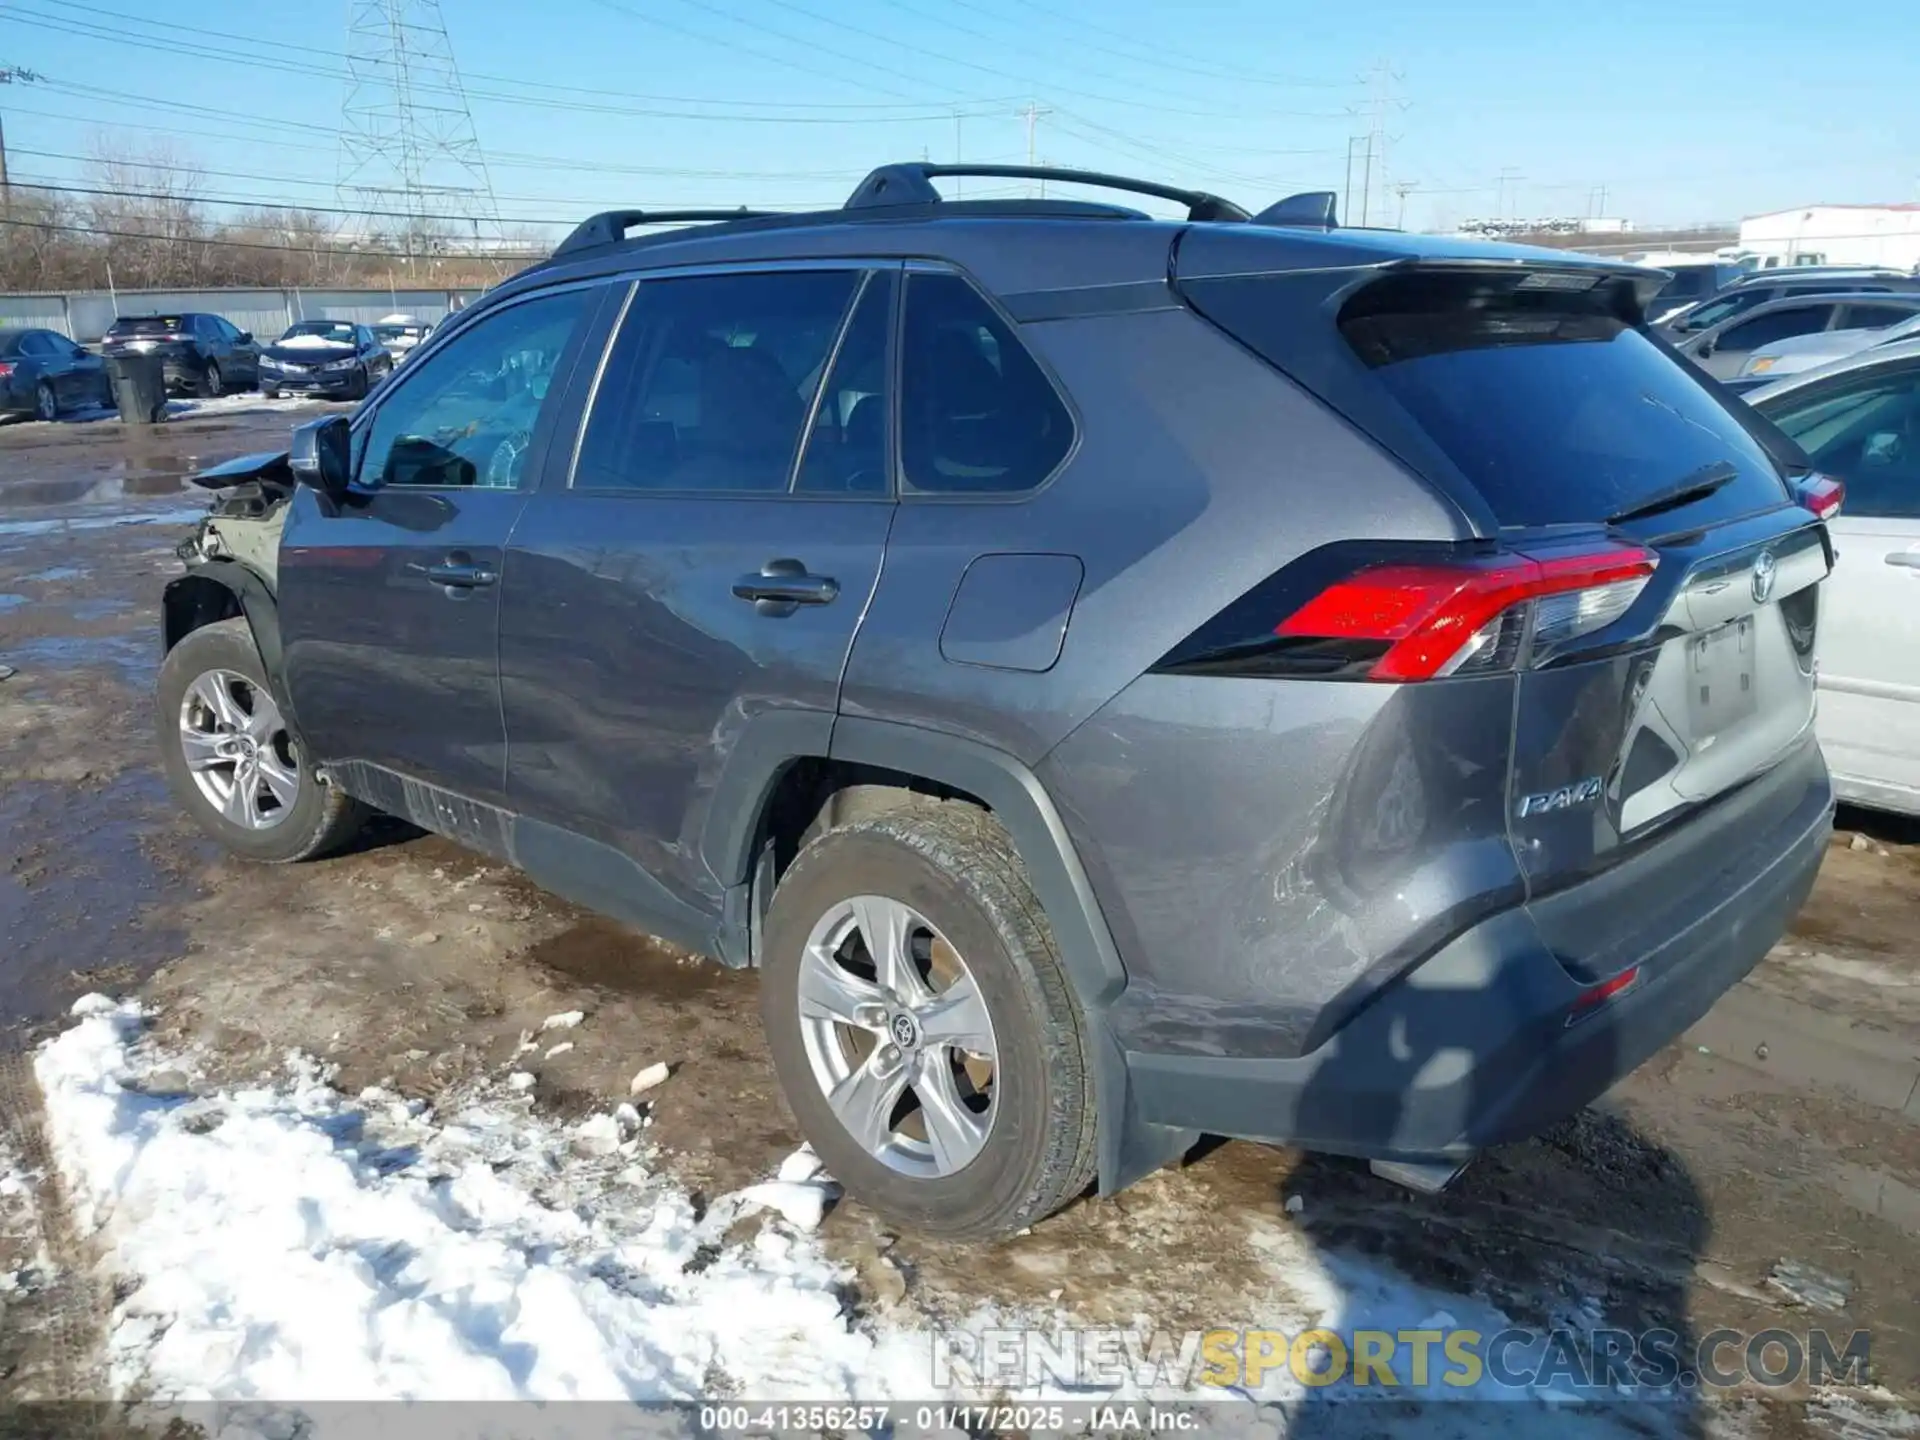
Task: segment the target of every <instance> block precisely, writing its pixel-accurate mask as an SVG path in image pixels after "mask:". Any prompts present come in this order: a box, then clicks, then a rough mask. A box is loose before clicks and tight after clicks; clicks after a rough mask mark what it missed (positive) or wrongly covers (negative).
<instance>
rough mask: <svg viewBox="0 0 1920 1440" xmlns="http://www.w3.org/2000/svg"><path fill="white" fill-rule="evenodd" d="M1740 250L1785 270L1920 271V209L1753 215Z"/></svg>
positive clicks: (1744, 226) (1843, 208)
mask: <svg viewBox="0 0 1920 1440" xmlns="http://www.w3.org/2000/svg"><path fill="white" fill-rule="evenodd" d="M1740 249H1741V250H1742V251H1744V252H1745V253H1747V254H1750V255H1754V256H1757V257H1758V259H1759V264H1760V265H1761V266H1762V267H1763V268H1768V269H1770V268H1772V267H1774V266H1779V265H1889V266H1892V267H1894V268H1895V269H1899V270H1912V269H1914V268H1915V267H1916V266H1920V204H1900V205H1808V206H1804V207H1802V208H1800V209H1798V210H1776V211H1774V212H1773V213H1772V214H1770V215H1750V216H1748V217H1747V218H1746V219H1745V220H1742V221H1741V222H1740Z"/></svg>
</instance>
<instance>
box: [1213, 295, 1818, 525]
mask: <svg viewBox="0 0 1920 1440" xmlns="http://www.w3.org/2000/svg"><path fill="white" fill-rule="evenodd" d="M1349 273H1350V272H1349ZM1342 283H1343V282H1342V279H1341V277H1340V276H1338V275H1329V274H1325V273H1315V272H1304V271H1303V272H1271V273H1266V274H1229V275H1218V276H1204V277H1198V278H1195V279H1193V280H1187V279H1184V278H1183V279H1182V280H1181V281H1180V287H1181V291H1182V293H1183V294H1184V295H1185V296H1186V297H1187V299H1188V301H1189V303H1191V304H1192V305H1193V306H1194V308H1195V309H1197V310H1198V311H1199V312H1200V313H1201V314H1202V315H1204V316H1206V317H1207V318H1208V319H1209V320H1211V321H1213V322H1214V323H1215V324H1216V325H1219V326H1220V327H1221V328H1222V329H1224V330H1225V331H1226V332H1227V333H1228V334H1230V335H1232V336H1233V337H1234V338H1235V339H1237V340H1239V341H1240V342H1241V343H1242V344H1243V345H1245V346H1246V347H1247V348H1248V349H1250V350H1252V351H1253V352H1254V353H1255V354H1257V355H1259V356H1261V357H1262V358H1264V359H1265V360H1267V361H1268V362H1269V363H1270V364H1272V365H1273V366H1275V367H1276V368H1277V369H1279V370H1281V371H1282V372H1284V373H1285V374H1287V375H1288V376H1289V377H1291V378H1292V379H1293V380H1294V381H1296V382H1297V383H1299V384H1301V385H1303V386H1305V387H1306V388H1307V389H1308V390H1310V391H1312V392H1313V393H1314V394H1315V395H1317V396H1318V397H1319V398H1320V399H1321V400H1323V401H1324V402H1326V403H1327V404H1328V405H1330V406H1332V407H1333V409H1335V410H1336V411H1338V412H1339V413H1340V414H1341V415H1343V416H1345V417H1346V418H1347V420H1349V421H1350V422H1351V423H1352V424H1354V425H1355V426H1357V427H1358V428H1359V429H1360V430H1361V431H1363V432H1364V433H1366V434H1367V435H1369V436H1371V437H1372V438H1373V439H1374V440H1375V441H1376V442H1377V443H1378V444H1380V445H1381V446H1382V447H1383V448H1385V449H1386V450H1388V451H1390V452H1391V453H1392V454H1394V455H1395V456H1396V457H1398V458H1399V459H1400V460H1401V461H1402V462H1403V463H1404V464H1406V465H1407V466H1408V467H1409V468H1410V469H1412V470H1413V471H1414V472H1415V473H1417V474H1419V475H1421V476H1423V477H1424V478H1425V479H1426V480H1427V481H1428V482H1429V483H1430V484H1432V485H1433V486H1434V487H1435V488H1436V489H1438V490H1440V491H1442V492H1446V493H1453V494H1455V495H1456V496H1457V498H1458V499H1459V500H1460V502H1461V504H1462V505H1463V506H1464V507H1465V508H1466V509H1468V510H1469V511H1470V512H1473V511H1479V510H1484V511H1489V512H1491V518H1492V520H1493V521H1494V522H1495V523H1496V524H1498V525H1500V526H1503V527H1505V526H1534V525H1558V524H1594V523H1596V522H1601V521H1605V520H1608V519H1610V518H1612V517H1614V516H1617V515H1621V514H1623V513H1625V512H1627V511H1629V510H1633V509H1636V508H1638V507H1639V506H1641V505H1643V504H1645V503H1646V502H1647V500H1649V499H1650V498H1651V497H1653V496H1655V495H1658V494H1661V493H1662V492H1667V491H1670V490H1671V489H1672V488H1673V487H1674V486H1675V485H1677V484H1678V483H1679V482H1680V481H1681V480H1682V479H1684V478H1686V477H1688V476H1690V475H1694V474H1696V473H1697V472H1699V471H1701V470H1703V469H1704V468H1705V467H1707V466H1709V465H1712V466H1715V467H1720V466H1722V465H1726V464H1731V465H1732V466H1733V467H1734V472H1735V474H1734V478H1733V480H1732V481H1731V482H1729V483H1727V484H1725V485H1723V486H1722V487H1721V488H1719V489H1718V490H1716V491H1715V492H1714V493H1713V494H1712V495H1711V496H1709V497H1707V498H1705V499H1702V500H1699V501H1696V502H1694V503H1691V504H1689V505H1687V506H1686V508H1685V511H1684V518H1685V522H1686V523H1694V522H1699V523H1703V524H1711V523H1714V522H1716V521H1718V520H1721V519H1724V518H1726V517H1728V516H1731V515H1738V514H1746V513H1750V512H1753V511H1756V510H1766V509H1771V508H1774V507H1775V506H1778V505H1780V504H1782V503H1784V502H1785V501H1786V498H1787V493H1786V486H1785V485H1784V483H1783V482H1782V480H1781V473H1782V469H1781V467H1782V466H1784V465H1801V464H1804V462H1805V457H1804V456H1801V455H1799V454H1798V452H1797V451H1796V450H1795V448H1794V446H1793V442H1792V441H1790V440H1788V439H1787V438H1786V437H1785V436H1784V435H1781V434H1779V432H1778V431H1776V430H1775V429H1774V428H1773V427H1772V426H1771V425H1770V424H1769V423H1768V422H1767V421H1765V420H1763V419H1761V418H1760V417H1759V416H1758V415H1756V414H1753V413H1752V412H1750V411H1747V410H1746V407H1745V406H1744V405H1742V404H1741V403H1740V402H1739V401H1737V400H1734V399H1732V398H1730V397H1726V396H1722V395H1721V394H1719V393H1718V392H1717V391H1716V390H1712V389H1709V388H1708V382H1707V381H1706V380H1705V378H1704V377H1703V376H1702V375H1701V374H1700V373H1699V372H1698V371H1697V370H1695V369H1694V368H1693V367H1691V366H1690V365H1688V364H1687V363H1686V362H1685V361H1683V360H1681V359H1680V358H1679V356H1677V355H1676V354H1674V353H1673V351H1672V350H1670V349H1669V348H1668V347H1667V346H1665V345H1663V344H1662V343H1660V342H1659V341H1657V340H1655V339H1653V338H1652V337H1651V336H1650V335H1649V334H1647V333H1646V331H1645V330H1644V329H1642V328H1640V327H1639V325H1638V319H1637V317H1638V316H1639V314H1640V311H1639V307H1638V306H1637V305H1636V304H1635V303H1634V300H1633V295H1632V290H1631V288H1630V286H1629V284H1628V282H1627V281H1625V280H1617V279H1609V280H1604V281H1601V282H1599V283H1597V284H1596V283H1594V282H1593V281H1592V279H1591V272H1588V274H1586V275H1575V274H1569V273H1568V272H1564V271H1537V272H1531V273H1529V272H1525V271H1519V270H1514V269H1508V268H1506V267H1502V268H1501V269H1500V270H1498V271H1489V270H1480V269H1473V270H1465V269H1462V270H1443V269H1439V268H1422V269H1408V270H1399V271H1395V272H1391V273H1389V274H1386V275H1383V276H1382V277H1381V278H1379V279H1377V280H1375V281H1373V282H1372V283H1371V284H1369V285H1366V286H1365V287H1364V288H1362V289H1360V290H1358V291H1356V292H1354V293H1353V294H1352V295H1350V296H1349V297H1348V298H1347V300H1346V301H1345V303H1344V304H1343V306H1342V308H1341V310H1340V312H1339V315H1338V317H1337V321H1336V323H1337V325H1338V331H1337V333H1336V332H1331V331H1330V330H1329V327H1328V326H1327V323H1326V320H1325V319H1324V317H1325V314H1326V295H1327V291H1328V288H1329V287H1330V286H1333V287H1337V286H1339V285H1341V284H1342ZM1555 285H1570V286H1580V287H1583V286H1588V285H1592V288H1591V289H1587V288H1574V289H1554V288H1548V287H1551V286H1555ZM1522 287H1531V288H1522ZM1736 409H1738V410H1739V411H1740V412H1742V415H1741V417H1740V418H1736V414H1735V411H1736ZM1772 456H1778V457H1779V460H1780V464H1778V465H1777V464H1776V463H1775V462H1774V460H1773V459H1772V458H1770V457H1772ZM1463 481H1464V482H1465V483H1464V489H1465V491H1466V492H1467V493H1461V491H1462V489H1463ZM1476 499H1477V500H1479V501H1481V502H1484V504H1483V505H1479V504H1476V503H1475V500H1476ZM1673 513H1674V515H1675V516H1676V517H1678V515H1679V514H1681V513H1682V512H1673ZM1662 523H1665V522H1662Z"/></svg>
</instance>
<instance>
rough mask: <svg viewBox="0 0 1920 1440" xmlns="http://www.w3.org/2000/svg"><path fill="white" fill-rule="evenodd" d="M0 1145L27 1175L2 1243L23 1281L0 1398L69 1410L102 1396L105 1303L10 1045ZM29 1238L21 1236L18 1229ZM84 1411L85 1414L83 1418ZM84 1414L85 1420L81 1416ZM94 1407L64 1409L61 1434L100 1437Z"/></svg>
mask: <svg viewBox="0 0 1920 1440" xmlns="http://www.w3.org/2000/svg"><path fill="white" fill-rule="evenodd" d="M0 1145H3V1146H4V1147H5V1148H6V1150H7V1151H9V1152H11V1159H12V1162H13V1163H14V1164H15V1165H16V1166H17V1167H18V1168H19V1169H20V1170H22V1171H24V1172H26V1173H27V1174H28V1175H30V1176H32V1177H34V1183H33V1187H32V1203H31V1205H30V1206H27V1205H22V1206H20V1207H18V1209H17V1210H16V1211H15V1218H16V1220H17V1223H16V1224H15V1225H13V1226H11V1227H10V1230H12V1231H13V1232H15V1233H10V1234H9V1235H8V1236H7V1237H6V1245H7V1248H8V1249H9V1250H10V1251H14V1252H15V1254H14V1255H11V1256H9V1257H8V1258H9V1262H10V1263H12V1264H14V1265H16V1266H19V1267H20V1268H19V1269H18V1270H16V1272H15V1273H16V1274H20V1275H22V1276H23V1277H24V1283H22V1284H21V1285H20V1286H19V1287H18V1288H16V1289H13V1290H11V1291H9V1292H8V1293H7V1295H6V1303H5V1310H4V1313H0V1401H4V1402H7V1403H13V1404H26V1403H32V1404H49V1403H57V1404H63V1405H72V1404H73V1403H74V1402H98V1401H101V1400H104V1399H105V1398H106V1395H107V1377H106V1371H105V1367H104V1364H103V1352H104V1342H105V1337H106V1332H107V1317H108V1314H109V1312H110V1308H111V1298H110V1296H109V1295H108V1293H107V1291H106V1288H105V1286H103V1285H102V1284H101V1282H100V1281H99V1279H98V1278H97V1274H96V1266H95V1263H94V1260H95V1257H94V1255H93V1252H92V1246H91V1244H90V1243H89V1242H88V1241H87V1240H86V1239H85V1238H84V1237H82V1236H81V1235H80V1234H79V1233H78V1231H77V1230H76V1229H75V1227H74V1224H73V1217H72V1212H71V1211H70V1210H69V1208H68V1206H67V1201H66V1194H65V1187H64V1185H63V1184H62V1182H61V1179H60V1176H59V1172H58V1169H57V1167H56V1166H55V1165H54V1163H53V1151H52V1147H51V1146H50V1145H49V1144H48V1141H47V1132H46V1111H45V1107H44V1105H43V1103H42V1099H41V1094H40V1086H39V1083H38V1082H37V1081H36V1080H35V1078H34V1074H33V1062H32V1054H31V1052H30V1051H28V1050H27V1049H25V1048H24V1047H23V1046H22V1045H21V1044H20V1043H19V1041H18V1040H17V1039H10V1040H9V1041H8V1042H7V1043H6V1045H5V1048H4V1049H3V1050H0ZM29 1231H30V1232H32V1233H25V1232H29ZM87 1412H93V1413H92V1414H91V1415H90V1416H89V1415H87ZM83 1417H85V1418H83ZM99 1418H100V1417H99V1414H98V1411H97V1410H96V1409H95V1407H94V1406H93V1405H86V1406H84V1409H82V1410H80V1411H69V1412H68V1413H67V1415H66V1417H65V1421H66V1424H65V1425H64V1426H63V1428H66V1429H68V1432H69V1433H74V1430H75V1429H76V1428H77V1431H78V1433H82V1434H92V1433H99V1431H98V1424H97V1421H98V1419H99Z"/></svg>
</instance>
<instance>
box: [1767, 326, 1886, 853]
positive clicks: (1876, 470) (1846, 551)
mask: <svg viewBox="0 0 1920 1440" xmlns="http://www.w3.org/2000/svg"><path fill="white" fill-rule="evenodd" d="M1746 398H1747V400H1748V403H1750V404H1751V405H1752V406H1753V407H1754V408H1755V409H1756V410H1758V411H1759V412H1760V413H1761V414H1763V415H1765V416H1766V417H1767V418H1768V419H1770V420H1772V421H1773V422H1774V423H1775V424H1776V425H1778V426H1779V427H1780V428H1781V429H1782V430H1784V431H1786V432H1787V434H1789V435H1791V436H1792V437H1793V438H1794V439H1795V440H1797V441H1799V442H1800V447H1801V448H1802V449H1803V450H1805V451H1806V452H1807V455H1808V457H1809V458H1810V459H1811V460H1812V461H1813V463H1814V465H1815V466H1816V467H1817V468H1818V469H1820V470H1822V471H1825V472H1826V473H1828V474H1830V475H1834V476H1837V477H1838V478H1839V479H1841V480H1842V481H1844V482H1845V483H1846V487H1847V494H1846V503H1845V506H1844V508H1843V509H1842V510H1841V512H1840V515H1839V516H1838V517H1837V518H1836V519H1834V520H1832V521H1831V522H1829V527H1828V528H1829V529H1830V531H1831V532H1832V535H1833V543H1834V549H1835V552H1836V553H1835V556H1834V568H1833V574H1832V576H1831V577H1829V579H1828V580H1827V583H1826V586H1825V588H1824V589H1823V590H1822V592H1821V597H1820V638H1819V640H1818V642H1817V643H1818V652H1819V686H1820V710H1819V719H1818V721H1817V724H1818V728H1819V734H1820V748H1821V749H1823V750H1824V751H1826V755H1827V765H1828V767H1829V768H1830V769H1831V770H1832V772H1833V788H1834V790H1835V791H1836V792H1837V793H1838V794H1839V795H1840V797H1841V798H1842V799H1845V800H1851V801H1853V802H1855V803H1857V804H1861V805H1870V806H1873V807H1875V808H1877V809H1883V810H1898V811H1903V812H1905V813H1907V814H1909V815H1920V339H1913V340H1901V341H1897V342H1895V343H1894V344H1891V345H1881V346H1876V347H1874V348H1873V349H1871V350H1864V351H1861V352H1859V353H1857V354H1854V355H1850V356H1847V357H1846V358H1844V359H1841V360H1837V361H1834V362H1833V363H1832V364H1829V365H1823V366H1821V367H1819V368H1818V369H1815V370H1808V371H1804V372H1803V373H1801V374H1799V375H1795V376H1792V377H1791V378H1789V379H1786V380H1781V381H1778V382H1777V383H1775V384H1772V385H1768V386H1766V387H1765V388H1763V389H1760V390H1755V391H1753V392H1752V393H1751V394H1749V395H1748V396H1747V397H1746Z"/></svg>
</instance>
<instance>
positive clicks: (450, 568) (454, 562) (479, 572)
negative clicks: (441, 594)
mask: <svg viewBox="0 0 1920 1440" xmlns="http://www.w3.org/2000/svg"><path fill="white" fill-rule="evenodd" d="M422 569H423V570H424V571H425V573H426V577H427V579H429V580H431V581H432V582H433V583H434V584H435V585H444V586H446V587H447V588H448V589H449V590H474V589H478V588H479V587H480V586H482V585H491V584H493V583H494V582H495V581H496V580H498V579H499V578H500V572H499V571H498V570H495V569H494V568H493V567H492V566H491V565H481V564H479V563H477V562H475V561H473V560H471V559H469V558H468V557H467V556H465V555H462V554H460V553H458V552H456V553H454V554H452V555H449V556H447V558H446V559H444V560H442V561H441V562H440V563H439V564H438V565H427V566H423V567H422Z"/></svg>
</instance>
